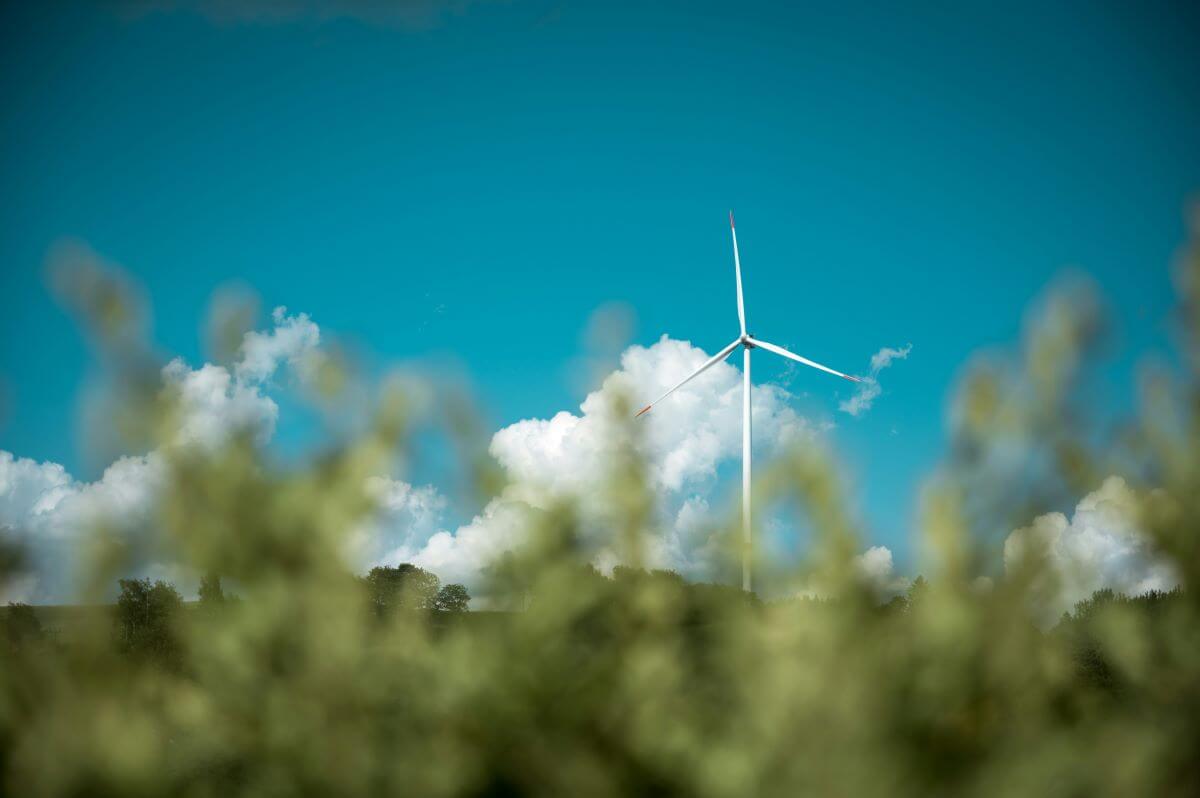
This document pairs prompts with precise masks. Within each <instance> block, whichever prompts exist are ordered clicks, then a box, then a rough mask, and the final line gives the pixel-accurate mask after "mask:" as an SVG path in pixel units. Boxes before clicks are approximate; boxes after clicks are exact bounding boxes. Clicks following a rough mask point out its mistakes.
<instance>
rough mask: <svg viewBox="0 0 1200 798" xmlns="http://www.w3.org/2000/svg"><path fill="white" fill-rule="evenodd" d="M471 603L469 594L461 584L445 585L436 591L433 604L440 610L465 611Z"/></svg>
mask: <svg viewBox="0 0 1200 798" xmlns="http://www.w3.org/2000/svg"><path fill="white" fill-rule="evenodd" d="M470 603H471V594H470V593H468V592H467V588H466V587H465V586H463V585H458V584H453V585H446V586H445V587H443V588H442V589H441V590H439V591H438V594H437V600H436V602H435V606H436V607H437V609H439V610H441V611H442V612H466V611H467V607H468V606H469V605H470Z"/></svg>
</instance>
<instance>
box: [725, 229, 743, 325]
mask: <svg viewBox="0 0 1200 798" xmlns="http://www.w3.org/2000/svg"><path fill="white" fill-rule="evenodd" d="M729 233H730V235H732V236H733V273H734V275H735V276H736V277H737V300H738V324H740V325H741V326H742V335H745V334H746V306H745V304H744V303H743V302H742V261H741V259H740V258H739V257H738V248H737V228H736V227H734V226H733V211H730V212H729Z"/></svg>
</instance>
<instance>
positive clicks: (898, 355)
mask: <svg viewBox="0 0 1200 798" xmlns="http://www.w3.org/2000/svg"><path fill="white" fill-rule="evenodd" d="M911 351H912V344H907V345H906V346H904V347H903V348H902V349H893V348H891V347H888V346H885V347H884V348H883V349H880V350H879V351H878V352H876V353H875V354H874V355H872V356H871V373H870V374H869V375H867V376H866V377H863V379H862V382H860V383H859V385H858V390H857V391H856V392H855V393H854V395H853V396H851V397H850V398H849V399H846V400H844V401H843V402H842V403H841V404H839V405H838V409H839V410H841V411H842V412H843V413H849V414H850V415H852V416H856V417H857V416H861V415H862V414H863V413H865V412H867V411H868V410H870V409H871V405H873V404H874V403H875V400H876V399H878V398H879V394H880V393H882V392H883V389H882V388H881V387H880V385H879V372H881V371H883V370H884V369H885V368H887V367H888V366H890V365H892V361H895V360H904V359H906V358H907V357H908V353H909V352H911Z"/></svg>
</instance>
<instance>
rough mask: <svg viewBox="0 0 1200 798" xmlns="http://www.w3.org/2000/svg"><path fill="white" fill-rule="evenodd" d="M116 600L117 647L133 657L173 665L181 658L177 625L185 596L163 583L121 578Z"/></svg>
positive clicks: (170, 585) (172, 586)
mask: <svg viewBox="0 0 1200 798" xmlns="http://www.w3.org/2000/svg"><path fill="white" fill-rule="evenodd" d="M119 583H120V585H121V595H120V596H119V597H118V598H117V613H116V637H117V646H118V647H119V648H120V649H121V651H124V652H126V653H128V654H130V655H132V656H135V657H144V658H147V659H153V660H156V661H158V662H161V663H163V664H168V665H169V664H172V663H174V662H176V661H177V660H178V658H179V656H180V653H181V652H180V646H179V639H178V635H177V630H176V628H175V627H176V624H177V622H178V620H179V613H180V610H181V609H182V608H183V597H182V596H180V595H179V591H178V590H176V589H175V586H174V585H172V584H169V583H167V582H163V581H161V580H159V581H156V582H154V583H151V582H150V580H149V579H121V580H119Z"/></svg>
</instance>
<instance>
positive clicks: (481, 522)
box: [412, 336, 825, 583]
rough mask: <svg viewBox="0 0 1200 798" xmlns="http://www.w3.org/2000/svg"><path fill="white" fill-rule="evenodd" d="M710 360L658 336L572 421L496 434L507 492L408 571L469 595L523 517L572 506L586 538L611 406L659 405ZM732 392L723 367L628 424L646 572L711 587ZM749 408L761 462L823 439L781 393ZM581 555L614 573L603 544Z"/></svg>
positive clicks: (568, 416)
mask: <svg viewBox="0 0 1200 798" xmlns="http://www.w3.org/2000/svg"><path fill="white" fill-rule="evenodd" d="M708 357H709V355H708V354H707V353H705V352H704V351H703V350H702V349H700V348H698V347H696V346H693V345H692V344H691V343H689V342H687V341H680V340H675V339H671V338H668V337H666V336H663V337H662V338H661V339H660V340H659V341H658V342H657V343H655V344H653V345H652V346H649V347H643V346H632V347H630V348H628V349H626V350H625V352H624V353H623V354H622V355H621V359H620V368H618V369H617V370H616V371H615V372H613V373H612V374H610V375H609V376H608V377H607V378H606V379H605V380H604V382H603V383H602V385H601V387H600V388H599V389H597V390H596V391H594V392H592V393H591V394H589V395H588V396H587V398H585V399H584V401H583V403H582V404H581V405H580V408H579V412H578V413H569V412H565V411H564V412H560V413H558V414H556V415H555V416H553V417H552V418H549V419H527V420H524V421H519V422H517V423H515V424H512V425H510V426H508V427H505V428H504V429H502V430H500V431H499V432H497V433H496V434H495V436H493V438H492V442H491V446H490V452H491V454H492V456H493V457H494V458H495V459H496V460H497V462H499V463H500V465H501V467H502V468H503V469H504V471H505V473H506V475H507V476H508V478H509V480H510V481H511V483H512V485H511V487H510V488H509V489H508V490H507V491H506V493H505V494H504V495H503V496H501V497H500V498H498V499H496V500H495V501H493V502H492V503H491V504H490V505H489V506H488V507H486V508H485V509H484V510H483V512H482V513H481V514H480V515H479V516H478V517H477V518H475V519H473V520H472V521H471V522H470V523H469V524H467V525H465V526H463V527H461V528H459V529H458V530H457V531H454V532H451V531H448V530H441V531H439V532H438V533H437V534H435V535H434V536H433V537H432V538H430V540H429V541H428V542H427V543H426V544H425V546H423V547H422V548H421V549H420V550H419V551H417V552H416V553H415V554H413V555H412V561H413V562H415V563H417V564H419V565H421V566H422V567H426V568H430V569H432V570H434V571H435V572H436V573H438V574H439V575H442V576H443V578H450V575H454V576H455V578H459V579H464V580H467V581H468V583H472V582H474V581H475V579H476V577H477V574H478V572H479V569H480V567H481V566H482V565H483V564H485V563H486V562H487V561H488V560H489V559H490V558H492V557H494V556H495V555H496V554H498V553H500V552H502V551H504V550H505V549H506V548H511V547H512V546H513V545H514V544H515V543H516V542H517V541H518V540H519V539H520V537H519V536H520V532H521V530H522V529H523V528H526V527H527V526H528V523H527V522H528V516H529V513H531V512H536V511H538V510H540V509H543V508H544V507H546V506H547V504H548V503H549V501H551V500H552V499H553V498H555V497H571V498H573V499H575V500H576V502H577V506H578V507H579V509H580V513H581V515H582V516H583V518H582V520H583V522H584V525H585V532H586V527H587V525H588V522H589V520H591V521H593V522H595V521H597V520H599V519H601V518H602V517H603V514H604V512H605V508H604V507H601V506H598V503H597V502H596V501H595V500H594V497H595V496H596V491H595V489H594V488H595V486H596V485H597V484H598V483H599V482H600V481H601V480H603V479H604V477H605V474H604V472H603V470H602V469H604V468H605V467H606V465H607V464H608V463H610V462H611V459H610V455H611V454H612V453H613V447H614V446H615V443H614V441H616V440H617V439H618V438H619V437H620V436H619V435H618V433H617V431H616V430H615V429H614V424H616V423H617V422H615V421H614V420H613V419H612V417H611V415H610V410H609V408H610V407H611V403H612V402H613V401H614V399H615V398H616V397H617V396H618V395H620V396H623V397H626V398H629V399H640V398H642V397H646V396H657V395H659V394H661V393H663V392H664V391H666V390H667V389H668V388H670V387H671V386H672V385H674V384H676V383H677V382H679V380H681V379H682V378H684V377H685V376H687V374H689V373H690V372H691V371H692V370H694V369H695V368H697V367H698V366H699V365H700V364H701V363H703V362H704V361H705V360H707V359H708ZM741 391H742V383H741V372H740V371H738V370H737V369H736V368H735V367H734V366H732V365H730V364H729V363H720V364H717V365H716V366H714V367H712V368H711V369H710V370H709V371H707V372H705V373H704V374H702V375H701V376H699V377H697V378H696V379H695V380H693V381H692V382H690V383H688V384H687V385H685V386H684V387H683V388H680V389H679V390H678V391H677V392H676V393H674V394H672V396H671V398H670V399H668V400H667V401H666V402H664V403H663V404H662V405H660V406H657V407H655V409H654V411H653V412H652V413H650V414H649V415H647V416H645V417H643V418H642V419H640V420H639V421H638V422H637V423H639V424H642V425H644V426H643V429H642V432H643V433H644V436H643V440H642V447H643V449H642V454H643V455H644V457H645V461H646V464H647V468H648V476H649V479H650V482H651V486H652V488H653V489H654V491H655V494H656V496H657V497H658V499H659V508H658V509H659V514H658V517H657V523H656V528H655V530H654V534H653V536H652V537H651V539H650V540H649V541H647V552H646V557H647V561H648V563H649V564H650V565H652V566H653V567H660V568H671V569H675V570H677V571H680V572H681V573H684V574H686V575H688V576H691V577H701V578H704V577H709V576H711V575H712V572H713V568H714V566H715V565H716V555H717V545H716V542H715V540H713V532H712V530H711V529H710V528H709V524H708V523H707V518H708V517H709V512H708V511H709V505H708V496H709V494H710V493H711V491H712V490H713V488H714V487H715V485H716V480H717V469H718V467H719V465H720V464H721V463H723V462H727V461H730V460H733V459H736V458H737V457H740V455H741V406H742V405H741V403H742V394H741ZM752 396H753V399H752V401H753V406H754V407H753V409H754V438H755V451H756V452H757V453H758V454H759V456H760V457H764V458H767V457H770V456H771V454H772V453H773V452H774V451H776V450H777V449H779V448H780V447H783V446H787V445H790V444H793V443H796V442H798V441H803V440H806V439H812V438H813V437H815V436H816V435H819V434H820V433H821V432H822V431H824V429H825V426H824V425H817V424H813V423H812V422H810V421H809V420H807V419H805V418H803V417H801V416H799V415H798V414H797V413H796V412H795V411H794V410H792V408H791V406H790V400H791V395H790V394H789V393H788V392H787V391H786V390H784V389H783V388H780V387H778V386H775V385H759V386H755V388H754V392H753V394H752ZM597 525H598V524H597ZM590 543H591V544H592V548H593V558H594V561H595V562H596V563H597V564H599V565H600V566H601V567H604V566H606V565H612V564H615V563H617V562H619V557H618V554H617V552H616V551H615V549H614V547H613V542H612V541H606V540H592V541H590Z"/></svg>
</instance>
